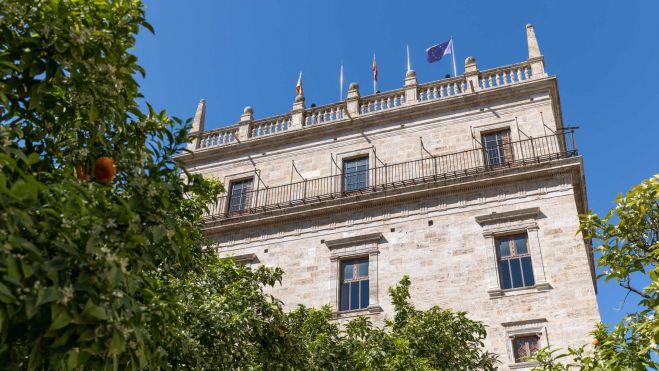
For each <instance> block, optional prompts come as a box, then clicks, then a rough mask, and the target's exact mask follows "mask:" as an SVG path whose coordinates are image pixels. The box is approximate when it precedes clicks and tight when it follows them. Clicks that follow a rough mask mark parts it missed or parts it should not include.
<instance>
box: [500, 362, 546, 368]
mask: <svg viewBox="0 0 659 371" xmlns="http://www.w3.org/2000/svg"><path fill="white" fill-rule="evenodd" d="M537 366H540V362H535V361H533V362H519V363H511V364H509V365H508V368H509V369H511V370H517V369H520V368H528V369H530V368H532V367H537Z"/></svg>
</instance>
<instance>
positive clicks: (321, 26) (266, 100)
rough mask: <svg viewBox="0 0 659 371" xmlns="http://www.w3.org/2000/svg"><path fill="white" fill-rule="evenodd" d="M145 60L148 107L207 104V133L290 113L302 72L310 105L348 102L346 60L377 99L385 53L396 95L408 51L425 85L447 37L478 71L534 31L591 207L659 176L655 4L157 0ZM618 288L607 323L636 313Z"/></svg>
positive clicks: (188, 110)
mask: <svg viewBox="0 0 659 371" xmlns="http://www.w3.org/2000/svg"><path fill="white" fill-rule="evenodd" d="M146 3H147V19H148V20H149V22H151V24H152V25H153V26H154V27H155V29H156V34H155V35H151V34H149V33H148V32H146V31H145V32H143V33H142V34H141V35H140V37H139V40H138V46H137V49H136V54H137V56H138V57H139V59H140V63H141V65H142V66H144V67H145V68H146V71H147V77H146V79H145V80H144V81H143V82H142V87H143V92H144V94H145V96H146V99H147V100H148V101H149V102H150V103H151V104H153V105H154V106H155V107H156V108H159V109H163V108H165V109H167V111H168V112H169V113H170V114H171V115H174V116H178V117H182V118H187V117H190V116H192V115H193V113H194V110H195V108H196V105H197V102H198V101H199V99H201V98H204V99H206V101H207V103H208V108H207V116H206V128H207V129H212V128H217V127H221V126H224V125H227V124H232V123H235V122H237V121H238V119H239V117H240V114H241V113H242V110H243V107H244V106H246V105H250V106H253V107H254V111H255V116H256V117H257V118H260V117H267V116H271V115H275V114H280V113H284V112H287V111H288V110H290V108H291V104H292V103H293V98H294V96H295V83H296V81H297V77H298V71H300V70H302V71H303V73H304V90H305V96H306V98H307V105H309V104H311V103H317V104H318V105H320V104H325V103H330V102H334V101H337V100H338V98H339V82H338V81H339V80H338V76H339V64H340V62H341V61H343V63H344V66H345V76H346V84H345V87H346V89H347V85H348V82H350V81H356V82H358V83H359V84H360V86H361V90H362V94H368V93H370V92H371V90H372V82H371V81H372V80H371V76H372V75H371V61H372V58H373V53H376V54H377V61H378V68H379V73H380V86H379V88H380V90H382V91H385V90H390V89H395V88H399V87H401V86H402V84H403V78H404V74H405V45H406V44H409V46H410V50H411V54H412V67H413V68H414V69H415V70H416V71H417V76H418V78H419V81H420V82H427V81H433V80H437V79H440V78H441V77H443V76H444V75H445V74H447V73H450V71H451V67H450V64H449V61H448V60H446V61H445V60H442V61H440V62H438V63H434V64H427V63H426V62H425V59H424V50H425V48H427V47H428V46H431V45H433V44H435V43H438V42H441V41H445V40H447V39H448V38H449V37H450V36H453V38H454V40H455V47H456V54H457V59H456V61H457V65H458V69H459V73H461V71H462V66H463V64H464V59H465V57H467V56H469V55H471V56H475V57H476V59H477V63H478V66H479V68H480V69H486V68H492V67H497V66H502V65H506V64H511V63H515V62H520V61H523V60H525V59H526V57H527V47H526V36H525V29H524V26H525V25H526V24H527V23H532V24H533V25H534V26H535V30H536V35H537V37H538V41H539V44H540V49H541V51H542V53H543V54H544V56H545V63H546V70H547V72H548V73H550V74H553V75H557V76H558V81H559V88H560V96H561V103H562V107H563V117H564V121H565V123H566V124H572V125H579V126H580V127H581V129H580V130H579V131H578V132H577V134H578V136H577V143H578V146H579V150H580V151H581V153H582V154H583V156H584V159H585V163H586V179H587V187H588V198H589V202H590V207H591V208H592V209H593V210H595V211H596V212H599V213H604V212H605V211H606V210H608V209H610V208H611V207H612V206H613V200H614V197H615V195H616V194H617V193H619V192H624V191H625V190H627V189H628V188H629V187H630V186H632V185H634V184H637V183H639V182H640V181H641V180H642V179H644V178H648V177H650V176H651V175H653V174H655V173H658V172H659V141H658V138H659V120H658V119H657V116H656V115H657V107H658V106H659V22H658V21H657V16H658V15H659V3H658V2H656V1H631V0H628V1H616V2H614V1H604V0H601V1H590V2H585V1H528V0H527V1H506V2H504V1H468V2H467V1H464V2H463V1H437V0H435V1H427V2H420V1H388V2H387V1H354V0H353V1H338V0H335V1H323V2H321V1H260V2H256V1H213V0H205V1H192V0H190V1H174V0H160V1H153V0H148V1H146ZM624 295H625V291H624V290H622V289H620V288H618V287H617V284H615V283H603V282H599V297H598V300H599V304H600V310H601V313H602V318H603V319H604V320H605V321H606V322H608V323H611V322H614V321H618V320H619V319H621V318H622V316H623V315H624V313H625V312H626V311H629V310H633V309H634V304H635V303H636V301H637V298H636V297H634V296H633V294H632V295H630V298H629V299H628V300H627V304H626V305H625V306H624V307H623V308H622V309H620V305H621V302H622V300H623V297H624Z"/></svg>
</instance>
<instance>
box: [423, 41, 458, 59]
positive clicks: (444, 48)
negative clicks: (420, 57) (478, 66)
mask: <svg viewBox="0 0 659 371" xmlns="http://www.w3.org/2000/svg"><path fill="white" fill-rule="evenodd" d="M451 53H453V40H449V41H444V42H443V43H441V44H437V45H433V46H431V47H430V48H428V49H426V59H427V60H428V63H432V62H437V61H438V60H440V59H442V57H443V56H445V55H447V54H451Z"/></svg>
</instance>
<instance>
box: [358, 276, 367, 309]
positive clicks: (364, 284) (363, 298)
mask: <svg viewBox="0 0 659 371" xmlns="http://www.w3.org/2000/svg"><path fill="white" fill-rule="evenodd" d="M359 290H360V291H359V295H361V298H360V301H359V307H360V308H368V280H364V281H361V286H360V287H359Z"/></svg>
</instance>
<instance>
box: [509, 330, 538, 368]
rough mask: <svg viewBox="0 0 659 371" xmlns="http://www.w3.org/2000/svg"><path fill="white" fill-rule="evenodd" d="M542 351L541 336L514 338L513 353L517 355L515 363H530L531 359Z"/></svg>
mask: <svg viewBox="0 0 659 371" xmlns="http://www.w3.org/2000/svg"><path fill="white" fill-rule="evenodd" d="M539 349H540V336H538V335H528V336H526V335H525V336H516V337H514V338H513V353H514V355H515V363H520V362H529V361H530V360H529V357H533V355H534V354H535V353H536V352H537V351H538V350H539Z"/></svg>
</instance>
